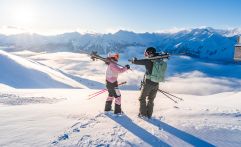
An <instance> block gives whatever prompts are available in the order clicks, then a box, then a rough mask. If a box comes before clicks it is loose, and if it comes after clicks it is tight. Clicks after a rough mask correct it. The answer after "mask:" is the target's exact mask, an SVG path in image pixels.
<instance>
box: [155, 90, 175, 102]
mask: <svg viewBox="0 0 241 147" xmlns="http://www.w3.org/2000/svg"><path fill="white" fill-rule="evenodd" d="M158 90H159V91H160V92H161V93H162V94H163V95H165V96H166V97H167V98H169V99H170V100H172V101H173V102H174V103H176V104H177V101H175V100H174V99H173V98H171V97H170V96H168V95H167V94H166V93H164V92H162V91H161V90H160V89H158Z"/></svg>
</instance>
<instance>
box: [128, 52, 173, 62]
mask: <svg viewBox="0 0 241 147" xmlns="http://www.w3.org/2000/svg"><path fill="white" fill-rule="evenodd" d="M169 57H170V54H168V53H164V54H160V55H158V56H155V57H150V58H145V60H155V59H169ZM138 60H144V59H138ZM128 61H129V62H131V61H132V60H131V59H129V60H128Z"/></svg>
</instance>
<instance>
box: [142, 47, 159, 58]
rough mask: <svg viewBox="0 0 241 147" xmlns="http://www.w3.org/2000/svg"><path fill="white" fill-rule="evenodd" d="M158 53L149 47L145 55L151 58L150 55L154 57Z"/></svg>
mask: <svg viewBox="0 0 241 147" xmlns="http://www.w3.org/2000/svg"><path fill="white" fill-rule="evenodd" d="M155 53H156V49H155V48H154V47H148V48H147V49H146V50H145V52H144V55H145V56H150V55H154V54H155Z"/></svg>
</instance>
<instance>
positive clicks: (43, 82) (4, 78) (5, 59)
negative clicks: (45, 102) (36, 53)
mask: <svg viewBox="0 0 241 147" xmlns="http://www.w3.org/2000/svg"><path fill="white" fill-rule="evenodd" d="M0 63H1V64H0V71H1V72H0V83H1V85H5V86H4V87H13V88H86V87H85V86H83V85H81V84H80V83H78V82H76V81H74V80H72V79H70V78H69V77H67V76H65V75H64V74H62V73H61V72H58V71H57V70H54V69H52V68H49V67H47V66H45V65H43V64H41V63H38V62H35V61H32V60H29V59H24V58H21V57H18V56H15V55H12V54H9V53H6V52H5V51H0Z"/></svg>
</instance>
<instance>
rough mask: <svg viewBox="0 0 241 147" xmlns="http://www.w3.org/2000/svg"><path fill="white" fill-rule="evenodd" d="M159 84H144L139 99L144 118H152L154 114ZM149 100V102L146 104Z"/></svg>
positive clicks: (140, 111)
mask: <svg viewBox="0 0 241 147" xmlns="http://www.w3.org/2000/svg"><path fill="white" fill-rule="evenodd" d="M158 88H159V84H151V83H148V82H147V83H144V84H143V86H142V89H141V95H140V97H139V101H140V109H139V113H140V115H142V116H147V117H148V118H150V117H151V116H152V113H153V107H154V99H155V97H156V94H157V91H158ZM146 100H147V102H146Z"/></svg>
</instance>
